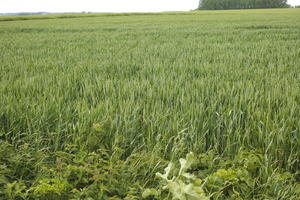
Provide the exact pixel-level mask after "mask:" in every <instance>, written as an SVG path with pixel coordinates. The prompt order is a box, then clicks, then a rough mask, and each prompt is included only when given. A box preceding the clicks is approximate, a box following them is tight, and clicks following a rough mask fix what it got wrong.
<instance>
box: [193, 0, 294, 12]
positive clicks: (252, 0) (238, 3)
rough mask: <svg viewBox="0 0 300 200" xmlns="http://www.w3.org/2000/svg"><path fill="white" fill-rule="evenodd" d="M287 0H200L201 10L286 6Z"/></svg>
mask: <svg viewBox="0 0 300 200" xmlns="http://www.w3.org/2000/svg"><path fill="white" fill-rule="evenodd" d="M288 7H290V6H289V5H288V4H287V0H200V3H199V8H198V9H203V10H226V9H255V8H288Z"/></svg>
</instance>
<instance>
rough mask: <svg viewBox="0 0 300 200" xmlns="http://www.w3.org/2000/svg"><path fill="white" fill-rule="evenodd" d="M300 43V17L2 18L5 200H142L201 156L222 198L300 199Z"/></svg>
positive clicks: (1, 177)
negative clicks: (182, 162)
mask: <svg viewBox="0 0 300 200" xmlns="http://www.w3.org/2000/svg"><path fill="white" fill-rule="evenodd" d="M48 17H49V19H48ZM74 17H76V18H74ZM32 18H33V19H35V20H31V19H32ZM50 18H51V19H50ZM21 19H22V20H21ZM23 19H28V20H23ZM8 20H10V21H8ZM299 47H300V12H299V9H269V10H243V11H242V10H234V11H199V12H186V13H185V12H177V13H163V14H151V15H150V14H139V15H137V14H126V16H125V15H124V14H119V15H117V14H116V15H113V16H109V15H108V14H80V15H45V16H37V17H31V16H26V17H9V18H8V17H1V18H0V52H1V53H0V61H1V63H0V70H1V75H0V95H1V96H0V140H1V146H2V150H1V152H0V155H1V157H0V161H1V162H2V163H3V164H1V163H0V166H1V167H0V171H1V172H0V187H3V188H5V190H3V191H5V192H2V193H1V192H0V197H3V198H4V199H37V198H40V199H71V198H73V199H84V198H88V197H92V198H94V199H99V198H104V199H108V198H117V197H118V198H121V199H124V198H128V199H134V198H137V199H141V198H142V193H143V191H144V189H145V188H148V187H155V186H156V187H158V180H157V179H155V178H154V176H155V172H162V169H163V168H164V167H166V164H167V163H168V162H169V161H173V162H176V161H177V160H178V159H179V158H182V157H185V156H186V154H187V153H188V152H194V153H195V154H196V155H197V156H198V157H200V158H198V159H197V160H198V161H199V160H200V161H201V158H202V157H203V156H204V157H205V158H206V159H207V160H208V161H207V162H209V163H210V164H207V163H206V164H203V162H204V161H203V162H202V161H201V162H202V164H199V163H198V167H200V168H201V167H202V168H203V166H204V168H205V169H206V168H207V169H208V170H210V171H206V172H205V173H204V172H203V171H202V172H201V170H200V172H201V173H202V176H200V177H201V179H202V180H205V183H207V182H208V183H210V182H211V180H215V179H218V181H219V182H218V183H216V185H217V186H218V187H217V188H216V187H215V186H213V185H214V184H212V183H210V185H207V184H206V185H205V184H204V185H202V186H201V187H203V191H204V193H205V194H206V195H207V196H209V197H210V198H211V199H226V198H229V197H231V198H242V199H268V198H269V199H280V198H284V197H285V199H297V198H298V197H299V188H300V186H299V180H300V179H299V170H300V169H299V166H300V161H299V157H300V143H299V136H300V123H299V120H300V84H299V83H300V64H299V63H300V48H299ZM209 152H213V153H209ZM245 152H248V153H245ZM253 152H254V153H253ZM6 154H7V155H11V157H10V158H8V157H6V156H5V155H6ZM103 154H104V155H105V156H104V155H103ZM116 155H118V156H116ZM212 155H213V156H212ZM201 156H202V157H201ZM90 157H92V158H91V159H92V160H93V159H94V160H95V161H93V162H91V161H90V160H89V158H90ZM216 158H218V159H217V160H218V162H217V163H215V162H216V161H215V160H216ZM256 158H258V160H259V162H257V163H259V165H258V166H259V167H253V166H252V165H251V166H252V167H248V168H247V170H248V171H247V172H244V171H243V173H244V175H241V174H239V173H235V172H239V171H240V169H242V168H243V166H248V165H249V162H250V161H251V160H253V159H254V160H256ZM78 160H82V161H78ZM99 160H103V163H105V164H103V163H102V161H101V162H100V161H99ZM242 160H244V161H245V160H246V161H247V162H246V161H245V162H244V161H242ZM249 160H250V161H249ZM239 161H240V162H239ZM201 162H200V163H201ZM226 162H231V164H224V163H226ZM57 163H60V164H61V165H62V166H64V167H61V168H60V166H59V165H58V164H57ZM97 163H98V164H97ZM118 163H119V164H118ZM222 163H223V164H222ZM247 163H248V164H247ZM65 166H68V167H65ZM120 166H121V167H120ZM249 166H250V165H249ZM254 166H256V164H255V165H254ZM75 168H76V170H77V171H76V170H75ZM45 169H47V170H46V171H45ZM220 169H224V170H225V174H226V173H229V174H230V175H228V174H227V175H226V176H223V175H220V171H218V170H220ZM18 170H19V171H20V172H17V171H18ZM64 170H66V171H64ZM224 170H223V171H221V172H222V173H223V172H224ZM230 170H231V171H230ZM253 170H254V171H255V173H254V172H253ZM78 171H80V173H82V176H80V177H77V178H76V180H77V179H78V181H77V182H76V181H75V182H76V183H75V182H74V177H73V175H72V177H73V178H71V179H70V176H71V175H70V174H72V173H73V174H77V175H78V174H80V173H79V172H78ZM98 171H102V172H103V173H100V174H99V176H101V174H102V175H103V174H107V173H108V174H111V176H108V177H104V178H103V177H102V178H103V180H102V179H101V180H100V179H99V180H98V179H95V178H91V177H94V176H95V174H97V173H98ZM232 171H234V173H233V172H232ZM198 172H199V169H196V173H198ZM200 172H199V173H200ZM203 173H204V174H205V175H203ZM243 173H242V174H243ZM287 173H288V175H287ZM65 174H68V175H65ZM175 174H176V173H175ZM193 174H195V173H193ZM245 174H247V176H248V175H249V174H250V175H249V180H252V181H253V180H255V181H254V182H253V183H252V182H251V183H250V182H249V184H248V182H247V189H240V190H239V192H238V193H239V194H240V195H237V193H235V192H234V191H235V189H234V188H235V187H234V185H235V184H236V185H240V184H241V183H240V182H234V180H236V179H238V180H242V178H241V177H245V176H246V175H245ZM78 176H79V175H78ZM103 176H104V175H103ZM197 176H198V177H199V175H197ZM83 177H85V179H84V178H83ZM178 177H180V175H178ZM216 177H217V178H216ZM220 177H222V178H223V179H220ZM224 177H226V178H224ZM228 177H230V178H228ZM270 177H271V178H270ZM272 177H273V178H272ZM278 177H281V178H278ZM282 177H285V178H282ZM83 179H84V180H89V181H83ZM219 179H220V180H221V181H220V180H219ZM176 180H177V179H176ZM178 180H181V178H179V179H178ZM280 181H282V182H280ZM228 182H230V183H232V185H231V186H230V187H231V188H230V189H228V190H227V189H226V190H225V189H224V188H228V187H227V186H226V187H225V186H224V185H223V184H225V183H228ZM255 182H256V184H257V185H255ZM279 182H280V184H279ZM100 183H101V184H100ZM121 183H122V184H124V185H122V186H120V184H121ZM129 183H130V184H131V186H128V185H129ZM177 183H178V182H176V184H177ZM275 183H276V184H275ZM174 184H175V183H174ZM193 184H194V182H193ZM218 184H219V185H218ZM249 185H251V187H250V186H249ZM278 185H281V189H280V188H277V187H279V186H278ZM39 186H40V187H39ZM41 187H42V188H41ZM43 187H44V188H43ZM119 187H120V190H119V191H116V188H119ZM197 187H200V186H199V185H198V186H197ZM17 188H21V189H19V190H18V189H17ZM22 188H23V189H22ZM74 188H75V189H74ZM107 188H108V189H107ZM232 188H233V189H232ZM249 188H252V189H249ZM270 188H271V189H270ZM297 188H298V189H297ZM72 189H73V190H72ZM71 190H72V191H74V196H72V197H70V196H68V195H70V194H71V192H70V191H71ZM107 190H108V191H107ZM156 190H157V188H156ZM17 191H19V192H17ZM87 191H90V193H88V192H87ZM96 191H97V192H96ZM99 191H101V192H99ZM151 191H152V193H153V190H151ZM212 191H214V193H213V192H212ZM229 191H231V192H229ZM84 192H86V193H84ZM148 192H149V190H148ZM91 193H92V194H91ZM152 193H151V195H154V196H155V195H156V198H157V199H163V198H171V196H172V195H175V194H174V193H172V189H170V191H169V192H167V191H161V193H160V194H158V193H155V192H154V193H153V194H152ZM164 193H166V194H165V196H164ZM72 194H73V193H72ZM216 194H218V195H216ZM1 195H2V196H1ZM22 195H23V196H22ZM24 195H25V196H24ZM43 195H44V196H43ZM76 195H77V196H76ZM201 195H202V194H201ZM234 195H236V196H237V197H236V196H234ZM183 196H184V195H183ZM153 198H154V197H153ZM186 198H187V199H192V198H191V197H186ZM201 198H202V196H201ZM203 198H204V197H203ZM199 199H200V197H199Z"/></svg>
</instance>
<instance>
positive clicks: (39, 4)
mask: <svg viewBox="0 0 300 200" xmlns="http://www.w3.org/2000/svg"><path fill="white" fill-rule="evenodd" d="M198 2H199V0H0V13H8V12H40V11H45V12H81V11H91V12H157V11H188V10H192V9H195V8H197V6H198ZM288 3H289V4H291V5H300V0H288Z"/></svg>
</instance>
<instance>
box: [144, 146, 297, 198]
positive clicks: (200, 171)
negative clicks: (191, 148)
mask: <svg viewBox="0 0 300 200" xmlns="http://www.w3.org/2000/svg"><path fill="white" fill-rule="evenodd" d="M211 154H212V152H210V153H208V154H202V155H199V156H195V155H194V154H193V153H189V154H188V155H187V157H186V159H180V169H179V170H177V171H176V167H174V164H173V163H169V165H168V167H167V168H165V173H164V174H161V173H157V177H158V178H160V179H161V184H160V186H159V188H157V189H155V188H148V189H145V190H144V192H143V195H142V196H143V198H144V199H146V198H148V197H152V198H155V199H177V200H192V199H198V200H200V199H265V198H267V199H280V198H284V199H295V200H296V199H298V198H299V197H300V196H299V192H298V187H299V186H298V185H299V183H297V180H296V178H295V176H294V175H292V174H291V173H289V172H282V171H281V170H282V169H280V170H279V169H278V168H277V169H273V170H272V174H270V177H269V178H268V179H267V180H263V179H262V177H261V173H262V172H264V171H265V168H266V160H264V159H263V155H261V154H260V153H257V152H256V151H246V150H242V151H241V152H240V153H239V154H238V155H237V156H236V157H235V159H234V160H228V159H225V158H219V159H218V161H217V162H215V161H214V160H213V159H212V157H210V155H211ZM204 159H205V160H206V161H210V162H215V166H214V167H212V168H211V169H212V171H206V170H205V168H203V167H207V165H206V164H204V165H203V160H204ZM258 161H259V162H258ZM229 163H230V167H229V165H228V164H229ZM254 163H255V165H254ZM172 170H173V171H176V173H175V176H171V174H172ZM253 170H258V171H259V173H255V174H254V173H253ZM170 176H171V178H170V179H169V177H170ZM270 181H271V182H272V183H271V182H270ZM278 187H280V188H281V190H278ZM164 191H167V193H164ZM282 191H285V192H282Z"/></svg>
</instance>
